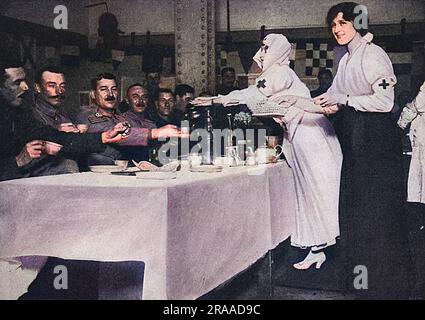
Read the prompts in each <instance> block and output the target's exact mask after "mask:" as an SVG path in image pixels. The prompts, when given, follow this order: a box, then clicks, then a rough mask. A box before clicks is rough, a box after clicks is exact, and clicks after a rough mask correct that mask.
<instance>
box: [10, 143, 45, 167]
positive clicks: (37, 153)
mask: <svg viewBox="0 0 425 320" xmlns="http://www.w3.org/2000/svg"><path fill="white" fill-rule="evenodd" d="M44 144H45V142H44V141H42V140H34V141H30V142H28V143H27V144H26V145H25V146H24V147H23V148H22V151H21V153H20V154H19V155H18V156H17V157H16V163H17V164H18V167H23V166H25V165H27V164H29V163H30V162H31V161H32V160H33V159H39V158H40V157H41V155H42V154H43V150H44Z"/></svg>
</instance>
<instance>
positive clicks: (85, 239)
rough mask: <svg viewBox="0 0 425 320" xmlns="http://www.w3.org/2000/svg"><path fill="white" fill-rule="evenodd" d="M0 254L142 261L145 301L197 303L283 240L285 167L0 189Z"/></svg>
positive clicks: (88, 176) (85, 178)
mask: <svg viewBox="0 0 425 320" xmlns="http://www.w3.org/2000/svg"><path fill="white" fill-rule="evenodd" d="M0 194H1V195H2V196H1V201H0V257H1V258H5V257H18V256H38V255H39V256H55V257H60V258H65V259H81V260H97V261H129V260H130V261H139V260H140V261H144V262H145V264H146V267H145V278H144V289H143V290H144V291H143V298H144V299H195V298H198V297H200V296H202V295H203V294H205V293H207V292H209V291H210V290H212V289H214V288H215V287H217V286H218V285H220V284H221V283H223V282H225V281H226V280H229V279H230V278H231V277H233V276H235V275H236V274H238V273H239V272H241V271H243V270H245V269H246V268H247V267H249V266H250V265H252V264H253V263H255V262H256V261H257V260H258V259H259V258H261V257H262V256H264V254H265V253H267V251H268V250H270V249H272V248H274V247H275V246H276V245H278V244H279V243H280V242H282V241H283V240H285V239H287V238H288V237H289V236H290V234H291V232H292V229H293V226H294V211H295V209H294V207H295V202H294V201H295V199H294V196H293V194H294V193H293V182H292V174H291V171H290V169H289V168H288V167H287V165H286V164H285V163H279V164H274V165H267V166H262V167H257V168H254V169H252V168H244V167H242V168H227V169H226V170H225V171H224V172H221V173H189V172H179V174H178V177H177V179H175V180H163V181H158V180H141V179H136V178H135V177H125V176H112V175H105V174H95V173H80V174H72V175H61V176H50V177H39V178H31V179H20V180H13V181H5V182H2V183H0Z"/></svg>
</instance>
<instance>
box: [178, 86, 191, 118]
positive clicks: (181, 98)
mask: <svg viewBox="0 0 425 320" xmlns="http://www.w3.org/2000/svg"><path fill="white" fill-rule="evenodd" d="M174 94H175V96H176V109H177V110H180V111H181V112H183V113H185V112H186V111H187V110H186V108H187V106H188V104H190V102H191V101H192V100H193V98H194V95H195V89H194V88H193V87H191V86H189V85H188V84H179V85H177V86H176V87H175V88H174Z"/></svg>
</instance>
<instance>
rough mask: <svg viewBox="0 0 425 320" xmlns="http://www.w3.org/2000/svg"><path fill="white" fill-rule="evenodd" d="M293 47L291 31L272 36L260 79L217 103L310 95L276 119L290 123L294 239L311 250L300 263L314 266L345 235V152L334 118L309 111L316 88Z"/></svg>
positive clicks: (261, 58) (262, 53)
mask: <svg viewBox="0 0 425 320" xmlns="http://www.w3.org/2000/svg"><path fill="white" fill-rule="evenodd" d="M290 51H291V44H290V43H289V41H288V40H287V39H286V37H285V36H283V35H281V34H269V35H267V36H266V37H265V38H264V40H263V44H262V46H261V49H260V50H259V51H258V52H257V53H256V55H255V56H254V58H253V59H254V61H255V62H256V63H257V64H258V66H259V67H260V68H261V70H262V71H261V74H260V75H259V76H258V78H257V79H256V84H255V85H252V86H250V87H248V88H247V89H244V90H236V91H232V92H231V93H229V94H228V95H226V96H219V97H216V98H214V103H221V104H223V105H224V106H227V105H232V104H239V103H243V104H247V106H248V107H249V108H251V109H257V108H258V104H259V103H268V104H275V105H278V104H277V103H276V102H275V101H278V100H280V97H282V96H297V97H303V98H304V99H303V100H302V102H303V103H300V101H301V100H298V101H297V103H295V101H294V104H293V105H288V106H286V110H285V114H284V116H283V117H280V118H279V119H276V120H277V121H279V122H281V123H284V125H285V128H286V133H285V136H284V143H283V145H284V153H285V157H286V159H287V161H288V163H289V165H290V166H291V168H292V173H293V178H294V185H295V189H294V190H293V196H294V197H295V199H296V212H294V214H295V217H296V219H295V221H296V224H295V229H294V230H293V233H292V235H291V244H292V245H293V246H296V247H300V248H305V249H307V248H308V249H310V250H309V253H308V255H307V256H306V258H305V259H304V260H303V261H301V262H299V263H296V264H295V265H294V267H295V268H297V269H303V270H304V269H308V268H309V267H310V266H315V267H316V268H320V267H321V265H322V264H323V262H325V260H326V255H325V253H324V251H323V249H324V248H326V247H328V246H331V245H334V244H335V243H336V238H337V237H338V236H339V224H338V199H339V185H340V171H341V163H342V153H341V149H340V145H339V142H338V140H337V138H336V135H335V133H334V130H333V128H332V125H331V124H330V122H329V121H328V119H327V118H326V117H325V116H324V115H321V114H313V113H307V112H305V111H304V109H305V107H307V105H308V104H310V105H313V106H312V108H315V106H314V104H313V102H312V100H311V99H310V91H309V90H308V88H307V87H306V86H305V85H304V83H302V82H301V80H300V79H299V78H298V76H297V75H296V74H295V72H294V71H293V70H292V69H291V68H290V67H289V53H290ZM195 103H196V101H195ZM200 104H202V99H201V100H200ZM281 107H282V108H285V106H281ZM316 108H317V107H316ZM317 109H319V110H321V108H317ZM282 183H285V181H282Z"/></svg>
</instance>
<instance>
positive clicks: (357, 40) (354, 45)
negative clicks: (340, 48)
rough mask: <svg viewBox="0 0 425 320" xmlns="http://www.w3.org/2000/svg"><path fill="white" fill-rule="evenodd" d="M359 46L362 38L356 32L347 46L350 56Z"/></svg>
mask: <svg viewBox="0 0 425 320" xmlns="http://www.w3.org/2000/svg"><path fill="white" fill-rule="evenodd" d="M361 44H362V36H361V35H360V33H358V32H357V33H356V35H355V36H354V38H353V40H351V41H350V43H349V44H348V45H347V49H348V52H349V53H350V54H353V53H354V51H356V49H357V48H358V47H360V45H361Z"/></svg>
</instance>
